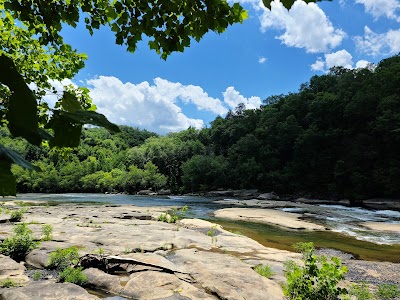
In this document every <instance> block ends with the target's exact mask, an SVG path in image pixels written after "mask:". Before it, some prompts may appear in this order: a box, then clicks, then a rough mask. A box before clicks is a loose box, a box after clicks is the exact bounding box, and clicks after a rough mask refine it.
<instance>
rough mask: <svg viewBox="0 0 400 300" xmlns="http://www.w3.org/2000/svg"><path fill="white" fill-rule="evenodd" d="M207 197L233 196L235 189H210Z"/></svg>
mask: <svg viewBox="0 0 400 300" xmlns="http://www.w3.org/2000/svg"><path fill="white" fill-rule="evenodd" d="M206 196H207V197H233V191H210V192H208V193H207V194H206Z"/></svg>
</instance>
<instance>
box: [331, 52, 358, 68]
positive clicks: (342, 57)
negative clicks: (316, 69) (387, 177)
mask: <svg viewBox="0 0 400 300" xmlns="http://www.w3.org/2000/svg"><path fill="white" fill-rule="evenodd" d="M325 63H326V66H327V67H328V68H332V67H335V66H336V67H339V66H340V67H345V68H346V69H351V68H352V65H353V57H352V55H351V54H350V53H349V52H347V51H346V50H339V51H337V52H334V53H328V54H325Z"/></svg>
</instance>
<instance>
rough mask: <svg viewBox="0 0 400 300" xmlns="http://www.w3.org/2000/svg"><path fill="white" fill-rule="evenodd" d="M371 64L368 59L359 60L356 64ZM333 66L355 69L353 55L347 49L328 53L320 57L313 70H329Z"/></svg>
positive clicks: (360, 65) (360, 66)
mask: <svg viewBox="0 0 400 300" xmlns="http://www.w3.org/2000/svg"><path fill="white" fill-rule="evenodd" d="M368 64H369V62H368V61H366V60H359V61H358V62H357V63H356V64H355V68H356V69H359V68H365V67H367V66H368ZM333 67H344V68H346V69H353V68H354V67H353V56H352V55H351V54H350V53H349V52H347V51H346V50H344V49H343V50H339V51H336V52H333V53H327V54H325V55H324V58H322V57H318V59H317V60H316V61H315V63H313V64H312V65H311V70H313V71H321V72H327V71H328V70H329V69H330V68H333Z"/></svg>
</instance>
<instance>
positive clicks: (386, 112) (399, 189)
mask: <svg viewBox="0 0 400 300" xmlns="http://www.w3.org/2000/svg"><path fill="white" fill-rule="evenodd" d="M120 129H121V132H120V133H116V134H112V133H109V132H108V131H106V130H104V129H101V128H86V129H84V130H83V133H82V138H81V144H80V146H79V147H78V148H76V149H64V150H60V149H57V148H53V149H50V148H46V147H41V148H38V147H36V146H32V145H31V144H28V143H26V142H25V141H24V140H22V139H21V140H18V139H11V138H10V137H9V133H8V132H7V130H6V129H5V128H0V143H1V144H4V145H5V146H8V147H10V148H12V149H14V150H16V151H18V152H19V153H21V154H22V156H23V157H24V158H25V159H27V160H29V161H31V162H33V163H34V164H35V165H37V166H39V167H40V168H41V169H42V172H34V171H33V172H32V171H28V170H24V169H22V168H21V167H19V166H13V168H12V171H13V173H14V174H15V175H16V178H17V189H18V191H19V192H126V193H135V192H137V191H138V190H140V189H153V190H154V191H157V190H159V189H161V188H169V189H171V191H172V192H174V193H183V192H197V191H206V190H212V189H220V188H223V189H228V188H232V189H242V188H243V189H250V188H256V189H259V190H260V191H271V190H273V191H276V192H278V193H285V194H299V195H308V196H323V197H337V198H343V197H344V198H348V199H350V200H352V201H357V200H361V199H364V198H369V197H399V196H400V185H399V184H398V180H399V178H400V56H399V55H395V56H393V57H390V58H387V59H384V60H382V61H381V62H380V63H379V64H377V65H376V66H372V65H370V66H368V67H367V68H363V69H353V70H349V69H345V68H342V67H335V68H332V69H331V70H330V72H329V73H327V74H325V75H322V76H313V77H312V78H311V79H310V81H309V82H307V83H304V84H302V85H301V86H300V89H299V90H298V92H296V93H289V94H286V95H276V96H271V97H268V98H267V99H265V100H264V104H263V105H262V107H261V108H259V109H256V110H246V109H245V107H244V105H239V106H238V107H237V108H236V109H235V110H234V111H230V112H229V113H228V114H227V115H226V117H225V118H223V117H220V116H219V117H217V118H216V119H215V120H214V121H213V122H211V124H210V126H209V127H208V128H203V129H201V130H196V129H194V128H189V129H187V130H185V131H182V132H179V133H171V134H168V135H166V136H158V135H156V134H154V133H151V132H147V131H143V130H139V129H134V128H130V127H126V126H120Z"/></svg>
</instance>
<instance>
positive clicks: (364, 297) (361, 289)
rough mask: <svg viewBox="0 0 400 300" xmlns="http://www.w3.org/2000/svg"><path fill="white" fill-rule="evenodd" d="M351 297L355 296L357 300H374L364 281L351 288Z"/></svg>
mask: <svg viewBox="0 0 400 300" xmlns="http://www.w3.org/2000/svg"><path fill="white" fill-rule="evenodd" d="M349 295H352V296H355V297H356V299H357V300H370V299H373V295H372V293H371V292H370V291H369V289H368V285H367V283H366V282H364V281H362V282H360V283H354V284H352V285H351V286H350V288H349Z"/></svg>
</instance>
